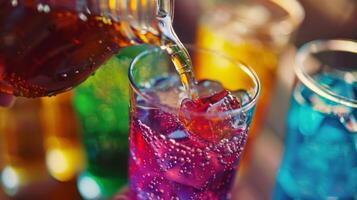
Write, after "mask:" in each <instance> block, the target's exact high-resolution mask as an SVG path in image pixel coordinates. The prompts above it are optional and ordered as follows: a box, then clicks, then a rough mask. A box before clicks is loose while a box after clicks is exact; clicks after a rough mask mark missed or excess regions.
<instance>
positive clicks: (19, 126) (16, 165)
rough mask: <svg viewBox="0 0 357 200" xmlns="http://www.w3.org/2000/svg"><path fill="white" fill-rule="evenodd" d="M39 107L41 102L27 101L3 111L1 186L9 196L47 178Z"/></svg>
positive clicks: (0, 119)
mask: <svg viewBox="0 0 357 200" xmlns="http://www.w3.org/2000/svg"><path fill="white" fill-rule="evenodd" d="M40 108H41V100H40V99H24V98H18V99H17V100H16V103H15V105H14V106H13V107H12V108H6V109H5V108H0V148H1V150H0V152H1V156H2V157H3V158H2V159H3V162H2V164H3V165H2V166H1V184H2V188H3V190H4V192H5V193H6V194H7V195H9V196H15V195H16V194H18V193H19V192H20V190H21V189H23V188H24V187H26V186H28V185H30V184H32V183H35V182H40V181H42V180H45V179H47V178H48V174H47V172H46V166H45V155H44V148H43V138H42V127H41V119H40Z"/></svg>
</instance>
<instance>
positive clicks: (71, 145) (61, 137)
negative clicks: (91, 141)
mask: <svg viewBox="0 0 357 200" xmlns="http://www.w3.org/2000/svg"><path fill="white" fill-rule="evenodd" d="M72 96H73V94H72V92H67V93H64V94H60V95H58V96H56V97H47V98H42V107H41V120H42V126H43V134H44V147H45V151H46V165H47V169H48V171H49V173H50V174H51V176H52V177H54V178H55V179H56V180H59V181H69V180H71V179H73V178H74V177H75V176H76V175H78V174H79V172H80V171H81V170H82V169H83V167H84V152H83V147H82V145H81V142H80V139H79V124H78V120H77V118H76V113H75V111H74V108H73V105H72Z"/></svg>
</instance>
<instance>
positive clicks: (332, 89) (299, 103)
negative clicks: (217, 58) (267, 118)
mask: <svg viewBox="0 0 357 200" xmlns="http://www.w3.org/2000/svg"><path fill="white" fill-rule="evenodd" d="M342 44H344V45H342ZM342 46H344V47H346V48H347V47H354V48H349V49H352V51H354V50H356V49H357V44H356V43H354V42H351V41H337V40H333V41H327V42H321V41H320V42H312V43H310V44H308V45H306V46H305V47H303V49H302V50H301V51H303V52H299V54H300V55H298V58H297V62H298V64H299V62H300V64H301V65H303V66H297V68H299V69H297V70H296V73H297V76H298V78H299V81H298V83H297V84H296V86H295V89H294V91H293V95H292V100H291V107H290V110H289V113H288V118H287V132H286V138H285V152H284V157H283V160H282V163H281V166H280V168H279V171H278V175H277V184H276V188H275V191H274V194H273V199H276V200H280V199H281V200H285V199H346V200H347V199H352V200H353V199H357V150H356V149H357V108H356V105H357V103H356V99H357V71H356V68H357V65H355V64H356V62H357V53H356V52H357V50H356V52H351V50H348V52H347V51H346V52H345V53H346V55H342V54H344V53H343V50H341V48H340V47H342ZM327 48H334V49H332V50H331V49H327ZM353 49H354V50H353ZM308 51H311V52H308ZM327 51H335V52H333V53H331V52H329V53H327ZM306 52H308V53H309V54H314V55H313V56H308V55H307V53H306ZM353 54H354V55H353ZM299 59H300V61H299ZM307 60H308V61H307ZM339 60H342V61H343V62H342V63H341V65H344V64H345V66H338V62H340V61H339ZM347 63H349V65H346V64H347ZM308 65H309V66H310V65H311V67H307V66H308Z"/></svg>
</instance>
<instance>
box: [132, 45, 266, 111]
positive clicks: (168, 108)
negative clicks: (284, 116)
mask: <svg viewBox="0 0 357 200" xmlns="http://www.w3.org/2000/svg"><path fill="white" fill-rule="evenodd" d="M153 47H154V48H151V49H148V50H145V51H143V52H141V53H140V54H139V55H137V56H136V57H135V58H134V59H133V60H132V62H131V63H130V65H129V69H128V78H129V84H130V86H131V88H132V89H133V91H134V92H135V93H136V94H137V95H139V96H140V97H141V98H143V99H144V100H145V101H146V102H149V103H150V104H152V105H153V106H155V107H157V108H160V109H162V110H164V111H166V112H169V113H177V108H174V107H172V106H168V105H164V104H161V103H159V102H155V101H152V98H151V97H149V96H147V95H145V94H143V93H142V92H141V89H140V88H139V87H138V86H137V84H136V83H135V80H134V78H133V73H132V71H133V70H132V69H133V68H134V67H135V65H136V63H137V62H138V61H139V60H140V59H142V58H143V57H144V56H146V55H149V54H150V53H154V52H159V51H164V49H162V48H161V47H157V46H156V47H155V46H153ZM185 47H186V48H188V49H190V50H194V51H200V52H206V53H211V54H214V55H216V56H220V57H222V58H224V59H227V60H229V61H230V62H232V63H233V64H234V65H236V66H237V67H240V68H241V69H242V71H243V72H245V73H246V74H247V75H248V76H249V77H250V78H251V79H252V81H253V83H254V85H255V86H254V95H253V97H251V99H250V100H249V102H248V103H246V104H244V105H243V106H241V107H239V108H237V109H234V110H229V111H223V112H215V113H206V112H205V113H202V112H194V111H184V112H183V113H184V114H185V113H190V114H193V115H197V116H205V117H219V116H227V115H237V114H239V113H242V112H247V111H249V110H251V109H252V108H253V107H254V106H255V105H256V103H257V101H258V98H259V95H260V91H261V85H260V80H259V78H258V75H257V74H256V73H255V71H254V70H253V69H252V68H251V67H249V66H247V65H245V64H244V63H243V62H240V61H238V60H236V59H234V58H232V57H230V56H228V55H225V54H223V53H220V52H217V51H215V50H211V49H207V48H201V47H199V46H195V45H191V44H185Z"/></svg>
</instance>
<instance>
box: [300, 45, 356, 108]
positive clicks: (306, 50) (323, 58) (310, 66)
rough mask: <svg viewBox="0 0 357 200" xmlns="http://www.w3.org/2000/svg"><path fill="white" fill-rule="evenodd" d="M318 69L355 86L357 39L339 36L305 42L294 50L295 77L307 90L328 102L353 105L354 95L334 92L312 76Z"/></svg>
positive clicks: (354, 101) (354, 106)
mask: <svg viewBox="0 0 357 200" xmlns="http://www.w3.org/2000/svg"><path fill="white" fill-rule="evenodd" d="M321 72H327V73H330V74H334V75H336V76H339V77H341V78H342V79H343V80H344V81H345V82H346V83H347V84H351V85H356V87H357V42H356V41H352V40H340V39H336V40H316V41H312V42H309V43H307V44H305V45H303V46H302V47H301V48H300V49H299V50H298V53H297V56H296V65H295V73H296V76H297V78H298V79H299V80H300V81H301V82H302V84H304V85H305V86H306V87H307V88H309V89H310V90H311V91H313V92H314V93H316V94H318V95H319V96H321V97H323V98H325V99H328V100H329V101H331V102H335V103H337V104H342V105H344V106H347V107H351V108H357V100H356V98H355V97H354V98H351V97H349V96H346V95H343V94H341V93H338V92H336V91H334V90H333V89H332V88H330V87H329V86H326V85H324V84H322V83H321V82H320V81H318V80H316V77H314V75H316V74H317V73H321ZM351 87H353V86H351Z"/></svg>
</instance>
